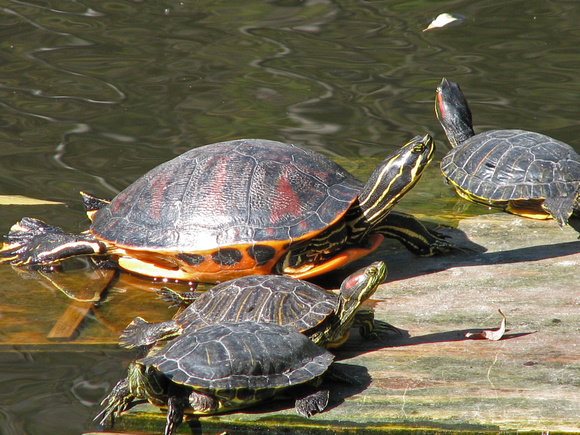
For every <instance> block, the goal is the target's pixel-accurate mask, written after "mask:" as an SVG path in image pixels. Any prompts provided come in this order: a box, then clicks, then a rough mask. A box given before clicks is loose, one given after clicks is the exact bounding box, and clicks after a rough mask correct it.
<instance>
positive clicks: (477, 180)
mask: <svg viewBox="0 0 580 435" xmlns="http://www.w3.org/2000/svg"><path fill="white" fill-rule="evenodd" d="M436 95H437V96H436V99H435V113H436V115H437V118H438V119H439V122H440V123H441V126H442V127H443V130H444V131H445V134H446V135H447V138H448V140H449V143H450V144H451V147H452V149H451V151H450V152H449V153H447V154H446V155H445V156H444V157H443V159H442V160H441V171H442V172H443V175H444V177H445V178H446V179H447V180H448V181H449V182H450V183H451V185H452V186H453V187H454V188H455V191H456V192H457V194H458V195H459V196H461V197H462V198H464V199H466V200H469V201H472V202H475V203H478V204H483V205H485V206H488V207H493V208H498V209H501V210H504V211H506V212H509V213H513V214H517V215H521V216H525V217H528V218H534V219H549V218H555V219H556V220H557V222H558V225H559V226H560V228H562V227H563V226H564V225H565V224H567V223H568V218H569V217H570V215H571V214H572V213H573V212H574V213H578V211H579V207H578V203H577V197H578V189H579V188H580V155H578V153H576V151H574V149H573V148H572V147H571V146H570V145H567V144H565V143H564V142H561V141H559V140H556V139H553V138H551V137H549V136H546V135H543V134H540V133H536V132H532V131H526V130H518V129H512V130H491V131H486V132H483V133H479V134H475V132H474V130H473V123H472V117H471V110H470V109H469V106H468V104H467V100H466V98H465V96H464V95H463V93H462V92H461V89H460V87H459V85H458V84H457V83H454V82H452V81H449V80H447V79H445V78H444V79H443V80H442V81H441V84H440V85H439V86H438V87H437V92H436Z"/></svg>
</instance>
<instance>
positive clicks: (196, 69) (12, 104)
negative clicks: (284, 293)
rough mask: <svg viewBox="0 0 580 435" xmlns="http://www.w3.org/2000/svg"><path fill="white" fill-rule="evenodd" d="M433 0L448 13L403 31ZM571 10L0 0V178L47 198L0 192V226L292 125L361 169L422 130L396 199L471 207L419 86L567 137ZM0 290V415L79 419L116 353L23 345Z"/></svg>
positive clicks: (52, 425)
mask: <svg viewBox="0 0 580 435" xmlns="http://www.w3.org/2000/svg"><path fill="white" fill-rule="evenodd" d="M441 12H453V13H458V14H461V15H464V16H465V17H466V19H465V21H464V22H463V23H462V24H460V25H458V26H454V27H449V28H444V29H438V30H433V31H428V32H423V31H422V30H423V29H424V28H426V27H427V25H428V23H429V22H430V21H431V20H432V19H433V18H434V17H435V16H437V15H438V14H439V13H441ZM578 22H580V8H579V7H578V6H577V3H576V2H574V1H538V0H521V1H507V2H501V3H500V4H498V2H494V1H482V0H479V1H475V0H465V1H457V2H453V3H452V4H450V3H448V2H441V1H437V2H435V1H430V2H429V1H386V0H385V1H330V0H313V1H270V2H264V1H215V0H213V1H205V0H201V1H182V2H178V1H149V2H139V1H129V0H126V1H118V0H115V1H61V0H56V1H36V2H26V1H0V144H1V145H0V194H1V195H6V194H19V195H25V196H29V197H33V198H43V199H50V200H57V201H63V202H65V203H66V204H67V205H66V206H37V207H23V206H2V207H1V208H0V233H2V234H4V233H6V232H7V230H8V229H9V227H10V226H11V225H12V224H13V223H14V222H15V221H16V220H18V219H19V218H20V217H22V216H24V215H33V216H36V217H39V218H42V219H45V220H47V221H49V222H50V223H53V224H57V225H60V226H63V227H65V228H66V229H67V230H71V231H81V230H84V229H85V228H86V218H85V217H84V212H83V208H82V204H81V201H80V196H79V195H78V191H79V190H86V191H89V192H91V193H93V194H96V195H100V196H106V197H111V196H114V195H115V194H116V193H117V192H119V191H120V190H121V189H123V188H124V187H125V186H127V185H128V184H130V183H131V182H132V181H133V180H135V179H136V178H137V177H138V176H140V175H141V174H143V173H144V172H146V171H147V170H148V169H150V168H152V167H154V166H156V165H157V164H159V163H161V162H163V161H166V160H168V159H170V158H172V157H174V156H176V155H178V154H180V153H182V152H183V151H185V150H187V149H190V148H191V147H195V146H200V145H204V144H207V143H212V142H218V141H223V140H229V139H235V138H241V137H259V138H268V139H275V140H280V141H286V142H293V143H296V144H299V145H302V146H304V147H308V148H311V149H314V150H316V151H319V152H322V153H324V154H326V155H328V156H331V157H334V158H336V159H337V160H338V161H341V162H345V165H347V166H348V165H351V166H353V167H354V169H356V171H357V174H358V175H360V176H361V177H364V176H365V174H368V173H369V172H370V171H371V170H372V166H373V165H374V164H375V163H376V162H377V161H378V160H380V158H381V157H382V156H385V155H386V154H388V153H390V152H391V151H393V150H394V149H395V148H396V147H398V146H399V145H402V144H403V143H405V142H406V141H407V140H408V139H409V138H411V137H412V136H414V135H416V134H425V133H430V134H432V135H433V136H434V137H435V138H436V140H437V141H438V147H439V148H438V151H437V154H436V156H435V162H434V165H433V166H432V169H431V170H430V171H428V173H427V174H426V175H425V176H424V178H423V179H422V181H421V183H420V184H419V186H417V189H415V190H413V191H412V192H411V193H410V194H409V195H408V198H405V200H404V202H403V204H402V205H401V206H402V208H404V209H406V210H407V211H412V212H415V213H417V214H419V215H422V216H423V215H430V219H431V220H434V221H438V220H439V219H447V220H449V216H457V217H462V216H469V215H477V214H481V213H485V212H486V210H485V209H484V208H483V207H480V206H476V205H469V204H466V203H465V202H463V201H461V200H459V199H458V198H456V197H455V195H454V194H453V192H452V191H451V189H450V188H449V187H447V186H444V185H443V184H442V182H441V177H440V175H439V173H438V171H437V169H436V163H437V162H438V160H440V158H441V156H442V155H443V154H445V152H446V151H447V149H448V145H447V143H446V141H445V137H444V135H443V133H442V131H441V128H440V127H439V125H438V122H437V120H436V118H435V115H434V112H433V99H434V90H435V87H436V86H437V84H438V83H439V81H440V80H441V78H442V77H448V78H450V79H452V80H454V81H458V82H459V83H460V84H461V86H462V88H463V90H464V92H465V93H466V95H467V97H468V99H469V101H470V104H471V108H472V111H473V114H474V122H475V125H476V129H477V130H478V131H482V130H487V129H492V128H502V127H503V128H522V129H531V130H535V131H539V132H541V133H544V134H548V135H550V136H553V137H555V138H557V139H560V140H562V141H564V142H567V143H569V144H570V145H572V146H574V147H576V149H579V150H580V141H579V140H578V131H579V128H578V124H579V121H578V120H579V119H580V116H579V115H580V113H579V112H580V107H579V105H578V100H579V94H580V75H579V74H578V71H579V70H580V54H579V53H580V52H579V51H578V41H579V40H580V28H579V27H578ZM365 162H368V163H369V164H366V163H365ZM433 210H435V211H433ZM439 216H440V218H439ZM0 277H2V279H3V280H4V281H5V282H6V283H9V288H10V291H11V292H12V293H10V294H12V295H14V294H20V292H21V294H22V295H23V296H22V297H23V298H25V297H26V295H27V294H28V293H27V292H28V289H29V288H30V287H31V286H32V287H34V286H36V287H39V284H38V283H37V281H35V280H34V279H32V280H24V279H22V278H21V277H20V276H18V275H17V274H16V273H15V272H13V271H12V269H11V268H9V267H3V268H2V270H0ZM5 287H6V286H5ZM15 292H16V293H15ZM7 297H8V296H7V293H5V294H4V295H3V299H0V340H1V341H0V343H1V344H2V346H3V347H2V349H4V350H5V351H6V352H4V353H1V354H0V366H1V367H2V375H1V376H2V378H4V379H6V380H10V382H8V381H7V382H5V383H4V387H3V388H2V389H0V433H7V434H17V435H20V434H44V433H60V434H68V433H70V434H76V433H80V432H82V431H86V430H90V429H94V428H95V427H96V426H95V425H94V424H93V423H92V422H91V420H92V418H93V416H94V415H95V413H96V412H97V410H98V406H97V403H98V401H99V400H100V399H101V397H102V396H103V395H104V394H105V393H106V392H107V391H108V389H109V388H110V387H111V386H112V384H113V383H114V382H115V381H116V379H118V376H119V375H120V374H121V373H122V370H123V365H124V364H126V362H127V361H126V356H124V355H119V354H117V353H115V352H114V351H109V352H101V351H98V350H95V351H94V353H93V352H84V353H82V354H79V355H78V356H76V357H71V356H70V355H71V354H67V353H51V354H46V353H44V352H36V351H35V349H34V347H33V346H32V347H30V346H28V347H26V350H23V349H22V348H21V347H20V344H21V343H19V342H14V338H13V336H12V335H11V336H7V335H6V334H3V333H2V331H3V330H4V329H6V323H4V324H3V322H8V321H9V320H10V319H11V318H12V317H11V316H13V314H14V313H16V312H18V310H19V309H20V310H22V307H21V306H20V305H18V303H17V301H16V302H11V303H10V304H8V302H6V301H7ZM45 297H47V298H58V297H60V296H59V295H56V294H53V293H50V292H49V290H47V293H46V295H45ZM10 300H11V301H13V300H14V298H12V299H10ZM44 308H45V306H44V305H43V304H38V303H37V304H35V303H32V304H27V305H26V311H27V313H29V312H30V311H31V310H35V309H36V310H38V316H37V317H38V318H44V314H45V312H44ZM35 316H36V315H35V314H33V315H31V318H35ZM95 325H96V326H94V325H93V327H94V328H97V329H98V327H99V323H98V322H96V323H95ZM28 327H31V326H30V325H28V326H27V325H23V326H22V334H21V335H23V336H24V335H26V333H27V329H26V328H28ZM108 349H109V350H110V349H112V348H111V347H109V348H108ZM73 355H74V353H73Z"/></svg>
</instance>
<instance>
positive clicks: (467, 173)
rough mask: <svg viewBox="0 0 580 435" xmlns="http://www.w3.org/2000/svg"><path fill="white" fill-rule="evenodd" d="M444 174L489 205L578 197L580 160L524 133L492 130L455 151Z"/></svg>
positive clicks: (560, 146)
mask: <svg viewBox="0 0 580 435" xmlns="http://www.w3.org/2000/svg"><path fill="white" fill-rule="evenodd" d="M441 171H442V172H443V174H444V175H445V177H446V178H448V179H449V180H450V181H451V182H452V183H453V184H454V185H455V186H457V188H459V189H461V190H462V191H464V192H466V193H467V195H468V196H469V197H470V198H471V199H475V200H479V201H480V202H484V203H485V202H486V201H487V202H488V203H489V204H490V205H491V204H492V203H493V202H497V201H511V200H527V199H546V198H558V197H569V196H571V195H575V194H576V193H577V191H578V186H579V184H580V156H579V155H578V154H577V153H576V152H575V151H574V149H573V148H572V147H570V146H569V145H567V144H565V143H563V142H560V141H558V140H555V139H553V138H551V137H548V136H545V135H542V134H539V133H534V132H531V131H524V130H492V131H487V132H485V133H480V134H478V135H476V136H473V137H471V138H469V139H467V140H466V141H465V142H463V143H461V144H460V145H458V146H456V147H454V148H453V149H452V150H451V151H450V152H449V153H448V154H447V155H446V156H445V157H444V158H443V159H442V160H441Z"/></svg>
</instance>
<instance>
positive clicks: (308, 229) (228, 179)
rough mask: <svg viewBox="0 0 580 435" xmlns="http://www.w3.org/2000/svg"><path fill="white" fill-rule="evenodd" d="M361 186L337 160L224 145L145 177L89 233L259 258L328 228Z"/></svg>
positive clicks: (129, 243) (267, 145) (287, 149)
mask: <svg viewBox="0 0 580 435" xmlns="http://www.w3.org/2000/svg"><path fill="white" fill-rule="evenodd" d="M362 186H363V183H362V182H360V181H359V180H357V179H356V178H354V177H353V176H352V175H350V174H349V173H348V172H347V171H346V170H344V169H343V168H342V167H340V166H339V165H337V164H336V163H334V162H333V161H332V160H330V159H328V158H326V157H324V156H322V155H320V154H318V153H315V152H313V151H309V150H306V149H302V148H299V147H296V146H294V145H289V144H284V143H280V142H275V141H269V140H262V139H243V140H235V141H230V142H221V143H216V144H211V145H206V146H203V147H200V148H195V149H192V150H190V151H188V152H186V153H184V154H182V155H180V156H178V157H176V158H174V159H173V160H170V161H168V162H166V163H163V164H161V165H159V166H157V167H155V168H154V169H152V170H151V171H149V172H148V173H146V174H145V175H144V176H142V177H141V178H139V179H138V180H137V181H135V182H134V183H133V184H131V185H130V186H129V187H127V188H126V189H125V190H124V191H122V192H121V193H120V194H119V195H117V196H116V197H115V198H114V199H113V200H112V201H111V203H110V204H109V205H108V206H106V207H103V208H102V209H101V210H99V211H98V212H97V213H96V214H95V215H94V218H93V223H92V225H91V232H92V233H93V234H94V235H96V236H97V237H98V238H100V239H102V240H105V241H109V242H113V243H115V244H116V245H117V246H123V247H128V248H138V249H140V250H152V251H163V252H168V251H181V252H197V251H207V250H212V249H216V248H223V247H229V246H235V245H253V246H254V248H253V249H254V251H256V254H254V255H257V256H259V255H260V249H259V248H260V246H259V244H260V243H261V242H270V241H288V240H298V239H301V238H305V237H310V236H311V235H312V234H317V233H319V232H320V231H322V230H323V229H325V228H327V227H328V226H329V225H331V224H332V223H333V222H335V221H337V220H338V219H340V218H341V217H342V216H343V215H344V213H345V212H346V210H347V209H348V208H349V207H350V205H351V203H352V202H353V201H354V200H355V199H356V197H357V195H358V193H359V192H360V190H361V188H362ZM264 251H268V250H267V249H264ZM262 255H266V253H265V252H264V253H262Z"/></svg>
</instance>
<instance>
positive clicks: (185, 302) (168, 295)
mask: <svg viewBox="0 0 580 435" xmlns="http://www.w3.org/2000/svg"><path fill="white" fill-rule="evenodd" d="M156 293H157V297H158V299H161V300H162V301H164V302H169V303H170V305H169V308H172V307H187V306H189V305H191V303H192V302H193V301H195V300H196V299H197V297H198V296H199V293H197V292H184V293H178V292H176V291H175V290H171V289H170V288H167V287H162V288H160V289H159V290H157V291H156Z"/></svg>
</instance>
